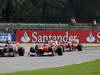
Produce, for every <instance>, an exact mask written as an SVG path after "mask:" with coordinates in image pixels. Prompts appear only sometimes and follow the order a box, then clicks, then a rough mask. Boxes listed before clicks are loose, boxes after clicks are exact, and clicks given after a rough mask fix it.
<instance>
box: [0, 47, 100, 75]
mask: <svg viewBox="0 0 100 75" xmlns="http://www.w3.org/2000/svg"><path fill="white" fill-rule="evenodd" d="M95 59H100V48H84V49H83V51H80V52H79V51H73V52H66V53H64V55H63V56H42V57H37V56H36V57H29V56H27V55H25V56H19V57H0V73H10V72H17V71H24V70H34V69H42V68H51V67H59V66H63V65H70V64H79V63H82V62H87V61H91V60H95Z"/></svg>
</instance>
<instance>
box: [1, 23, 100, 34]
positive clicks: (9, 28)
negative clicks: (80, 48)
mask: <svg viewBox="0 0 100 75" xmlns="http://www.w3.org/2000/svg"><path fill="white" fill-rule="evenodd" d="M24 29H25V30H100V24H96V25H92V24H88V23H76V24H62V23H61V24H60V23H56V24H52V23H45V24H43V23H0V32H6V33H8V32H12V33H13V32H15V31H16V30H24Z"/></svg>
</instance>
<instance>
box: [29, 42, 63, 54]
mask: <svg viewBox="0 0 100 75" xmlns="http://www.w3.org/2000/svg"><path fill="white" fill-rule="evenodd" d="M62 50H63V49H62V46H60V45H56V44H50V43H48V44H44V45H36V46H35V48H34V47H31V48H30V55H31V54H32V53H36V54H37V55H43V54H44V53H45V52H46V53H49V52H51V55H52V56H55V55H56V54H57V55H63V51H62Z"/></svg>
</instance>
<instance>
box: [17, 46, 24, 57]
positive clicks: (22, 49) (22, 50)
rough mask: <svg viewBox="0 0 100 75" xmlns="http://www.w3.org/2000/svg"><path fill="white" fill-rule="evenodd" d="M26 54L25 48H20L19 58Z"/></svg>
mask: <svg viewBox="0 0 100 75" xmlns="http://www.w3.org/2000/svg"><path fill="white" fill-rule="evenodd" d="M24 53H25V49H24V48H23V47H20V48H19V49H18V54H19V56H24Z"/></svg>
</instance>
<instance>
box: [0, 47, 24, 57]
mask: <svg viewBox="0 0 100 75" xmlns="http://www.w3.org/2000/svg"><path fill="white" fill-rule="evenodd" d="M24 52H25V50H24V48H23V47H13V46H11V45H4V46H0V56H1V57H6V56H7V57H14V56H16V55H17V54H18V55H19V56H23V55H24Z"/></svg>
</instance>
